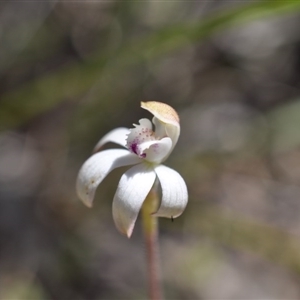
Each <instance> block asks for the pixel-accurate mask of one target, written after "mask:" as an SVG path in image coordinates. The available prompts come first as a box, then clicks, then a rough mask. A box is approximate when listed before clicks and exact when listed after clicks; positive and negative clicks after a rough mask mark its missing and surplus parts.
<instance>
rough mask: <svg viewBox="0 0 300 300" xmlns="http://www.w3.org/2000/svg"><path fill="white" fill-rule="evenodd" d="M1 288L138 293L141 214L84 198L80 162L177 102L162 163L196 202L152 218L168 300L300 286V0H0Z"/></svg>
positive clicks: (46, 293) (265, 294) (85, 294)
mask: <svg viewBox="0 0 300 300" xmlns="http://www.w3.org/2000/svg"><path fill="white" fill-rule="evenodd" d="M0 45H1V46H0V77H1V79H0V298H1V299H3V300H6V299H16V300H18V299H26V300H27V299H28V300H32V299H59V300H67V299H70V300H71V299H72V300H73V299H75V300H77V299H78V300H79V299H80V300H85V299H91V300H92V299H145V298H147V284H146V282H147V281H146V279H147V276H146V266H145V260H144V254H145V253H144V242H143V236H142V233H141V228H140V227H141V224H140V220H138V221H137V224H136V227H135V230H134V233H133V236H132V237H131V239H130V240H128V239H127V238H126V237H124V236H122V235H120V234H119V233H118V232H117V230H116V228H115V226H114V223H113V220H112V214H111V204H112V199H113V195H114V192H115V190H116V187H117V183H118V181H119V178H120V176H121V175H122V174H123V172H124V170H126V168H121V169H118V170H115V171H114V172H112V173H111V174H110V175H109V176H108V177H107V178H106V179H105V180H104V182H103V183H102V184H101V185H100V186H99V188H98V190H97V194H96V199H95V205H94V207H93V209H88V208H86V207H85V206H84V205H83V204H82V203H81V202H80V201H79V199H78V198H77V196H76V193H75V181H76V176H77V173H78V170H79V168H80V166H81V165H82V164H83V162H84V161H85V160H86V159H87V158H88V157H89V156H90V155H91V151H92V149H93V147H94V145H95V144H96V143H97V142H98V140H99V139H100V138H101V136H102V135H104V134H105V133H106V132H108V131H109V130H111V129H113V128H116V127H118V126H126V127H130V126H131V125H132V123H136V122H137V121H138V120H139V119H140V118H142V117H150V114H148V113H147V112H146V111H144V110H142V109H140V107H139V103H140V101H147V100H156V101H161V102H166V103H168V104H170V105H171V106H173V107H174V108H175V109H176V110H177V111H178V112H179V115H180V117H181V127H182V134H181V137H180V139H179V142H178V145H177V147H176V148H175V150H174V152H173V154H172V155H171V157H170V158H169V160H168V161H167V162H166V165H168V166H169V167H171V168H174V169H176V170H177V171H178V172H179V173H180V174H181V175H182V176H183V177H184V178H185V180H186V183H187V185H188V189H189V204H188V207H187V209H186V211H185V212H184V214H183V215H182V216H181V217H180V218H178V219H176V220H175V221H174V222H171V221H170V220H168V219H160V247H161V264H162V270H163V284H164V289H165V296H166V298H167V299H300V286H299V279H300V218H299V215H300V187H299V184H300V2H298V1H272V0H269V1H218V0H207V1H193V2H191V1H150V0H149V1H33V2H30V1H26V2H25V1H24V2H18V1H2V2H1V3H0Z"/></svg>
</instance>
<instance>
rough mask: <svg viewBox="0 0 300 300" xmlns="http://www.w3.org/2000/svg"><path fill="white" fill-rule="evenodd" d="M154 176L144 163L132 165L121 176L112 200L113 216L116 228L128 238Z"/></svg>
mask: <svg viewBox="0 0 300 300" xmlns="http://www.w3.org/2000/svg"><path fill="white" fill-rule="evenodd" d="M155 178H156V175H155V172H154V171H153V169H152V168H150V167H149V166H147V165H146V164H139V165H137V166H134V167H132V168H131V169H129V170H128V171H127V172H126V173H125V174H124V175H123V176H122V177H121V180H120V182H119V186H118V189H117V191H116V194H115V196H114V200H113V218H114V221H115V224H116V227H117V228H118V230H119V231H120V232H121V233H123V234H125V235H126V236H127V237H128V238H129V237H130V236H131V234H132V231H133V228H134V224H135V221H136V219H137V216H138V213H139V211H140V209H141V207H142V205H143V202H144V200H145V199H146V197H147V195H148V193H149V191H150V190H151V188H152V186H153V183H154V181H155Z"/></svg>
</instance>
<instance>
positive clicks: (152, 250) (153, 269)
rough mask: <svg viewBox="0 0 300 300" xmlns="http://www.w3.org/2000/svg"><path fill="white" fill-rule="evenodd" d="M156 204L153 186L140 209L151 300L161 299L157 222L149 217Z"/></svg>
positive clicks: (155, 218)
mask: <svg viewBox="0 0 300 300" xmlns="http://www.w3.org/2000/svg"><path fill="white" fill-rule="evenodd" d="M158 202H159V200H158V195H157V185H156V184H154V186H153V188H152V189H151V191H150V192H149V194H148V196H147V198H146V200H145V202H144V204H143V207H142V218H143V229H144V235H145V243H146V251H147V264H148V266H147V267H148V280H149V296H150V299H151V300H160V299H162V289H161V275H160V268H159V252H158V220H157V217H154V216H152V215H151V214H152V213H153V212H154V211H156V209H157V206H158Z"/></svg>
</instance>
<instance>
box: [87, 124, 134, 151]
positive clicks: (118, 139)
mask: <svg viewBox="0 0 300 300" xmlns="http://www.w3.org/2000/svg"><path fill="white" fill-rule="evenodd" d="M129 133H130V131H129V129H128V128H125V127H119V128H116V129H113V130H111V131H110V132H108V133H107V134H106V135H105V136H104V137H103V138H102V139H101V140H100V141H99V142H98V143H97V145H96V146H95V147H94V150H93V152H94V153H95V152H97V151H99V150H100V148H101V147H102V146H103V145H104V144H106V143H109V142H111V143H115V144H118V145H121V146H123V147H126V139H127V135H128V134H129Z"/></svg>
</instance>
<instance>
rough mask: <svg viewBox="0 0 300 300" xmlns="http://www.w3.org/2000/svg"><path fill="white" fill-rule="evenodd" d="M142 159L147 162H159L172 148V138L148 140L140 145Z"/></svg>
mask: <svg viewBox="0 0 300 300" xmlns="http://www.w3.org/2000/svg"><path fill="white" fill-rule="evenodd" d="M140 148H141V151H142V153H143V154H144V155H145V157H144V159H145V160H147V161H149V162H154V163H161V162H162V161H163V160H164V159H165V158H166V157H168V156H169V154H170V152H171V149H172V140H171V139H170V138H169V137H165V138H163V139H161V140H155V141H149V142H145V143H143V144H141V145H140Z"/></svg>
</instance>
